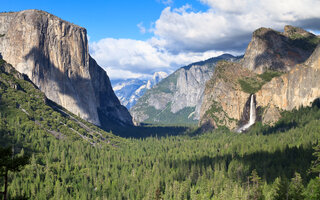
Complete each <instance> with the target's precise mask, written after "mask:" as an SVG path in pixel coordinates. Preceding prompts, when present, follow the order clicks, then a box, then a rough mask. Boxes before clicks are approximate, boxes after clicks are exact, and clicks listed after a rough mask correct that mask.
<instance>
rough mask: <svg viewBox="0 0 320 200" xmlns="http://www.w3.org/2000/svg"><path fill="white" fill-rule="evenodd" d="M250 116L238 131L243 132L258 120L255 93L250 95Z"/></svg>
mask: <svg viewBox="0 0 320 200" xmlns="http://www.w3.org/2000/svg"><path fill="white" fill-rule="evenodd" d="M250 98H251V99H250V118H249V121H248V123H246V124H245V125H243V126H242V127H240V128H239V129H238V130H237V132H238V133H242V132H243V131H245V130H247V129H248V128H250V126H252V125H253V124H254V123H255V122H256V104H255V102H254V94H251V96H250Z"/></svg>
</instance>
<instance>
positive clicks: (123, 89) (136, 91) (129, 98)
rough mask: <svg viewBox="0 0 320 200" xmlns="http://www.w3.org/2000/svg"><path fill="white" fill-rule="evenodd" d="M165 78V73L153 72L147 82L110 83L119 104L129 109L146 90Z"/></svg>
mask: <svg viewBox="0 0 320 200" xmlns="http://www.w3.org/2000/svg"><path fill="white" fill-rule="evenodd" d="M167 76H168V74H167V73H165V72H155V73H154V74H153V76H152V78H151V79H149V80H141V79H126V80H117V81H114V82H113V81H111V83H112V85H113V90H114V92H115V94H116V95H117V97H118V98H119V100H120V102H121V104H122V105H124V106H126V107H127V108H128V109H130V108H131V107H132V106H134V105H135V104H136V102H137V101H138V99H139V98H140V97H141V96H142V95H143V94H144V93H145V92H146V91H147V90H149V89H151V88H152V87H153V86H154V85H156V84H158V83H159V82H160V81H161V80H162V79H164V78H166V77H167Z"/></svg>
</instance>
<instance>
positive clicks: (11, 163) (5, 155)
mask: <svg viewBox="0 0 320 200" xmlns="http://www.w3.org/2000/svg"><path fill="white" fill-rule="evenodd" d="M28 163H29V156H28V155H23V156H15V155H13V152H12V148H11V147H6V148H3V147H0V175H1V176H3V177H4V191H3V192H2V194H3V196H4V200H7V193H8V172H9V171H11V172H19V171H20V170H22V168H23V167H24V166H25V165H27V164H28Z"/></svg>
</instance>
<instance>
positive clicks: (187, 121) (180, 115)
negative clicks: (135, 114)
mask: <svg viewBox="0 0 320 200" xmlns="http://www.w3.org/2000/svg"><path fill="white" fill-rule="evenodd" d="M194 111H195V107H185V108H183V109H181V110H179V111H178V112H176V113H172V112H171V103H168V105H167V107H166V108H165V109H163V110H156V109H155V108H154V107H152V106H149V107H147V109H146V111H145V112H144V113H146V114H147V115H149V116H150V117H149V118H148V119H147V120H145V121H144V122H145V123H152V124H160V125H161V124H172V125H189V126H190V125H192V124H193V125H195V124H197V121H196V120H194V119H193V115H191V116H189V115H190V113H192V112H194Z"/></svg>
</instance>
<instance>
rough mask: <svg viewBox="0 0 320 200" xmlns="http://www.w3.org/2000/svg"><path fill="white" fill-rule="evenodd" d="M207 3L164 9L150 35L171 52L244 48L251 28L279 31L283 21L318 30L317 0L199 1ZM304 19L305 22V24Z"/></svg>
mask: <svg viewBox="0 0 320 200" xmlns="http://www.w3.org/2000/svg"><path fill="white" fill-rule="evenodd" d="M201 2H202V3H204V4H206V5H208V6H209V9H208V10H207V11H205V12H195V11H193V10H192V9H188V8H190V6H186V7H182V8H180V9H172V8H170V7H167V8H165V9H164V10H163V11H162V13H161V16H160V18H159V19H158V20H157V21H156V23H155V28H154V34H155V36H156V37H157V38H158V39H159V40H163V41H162V44H163V45H164V47H165V48H167V49H169V50H170V51H173V52H180V51H199V52H204V51H206V50H212V49H216V50H230V49H238V50H240V49H244V48H245V47H246V45H247V43H248V41H249V40H250V36H251V33H252V31H254V30H255V29H257V28H260V27H270V28H274V29H277V30H280V29H282V28H283V27H284V25H286V24H291V25H297V26H302V27H303V28H309V29H319V28H320V24H319V20H320V1H318V0H290V1H289V0H287V1H279V0H268V1H267V0H241V1H240V0H223V1H221V0H201ZM307 22H308V23H307Z"/></svg>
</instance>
